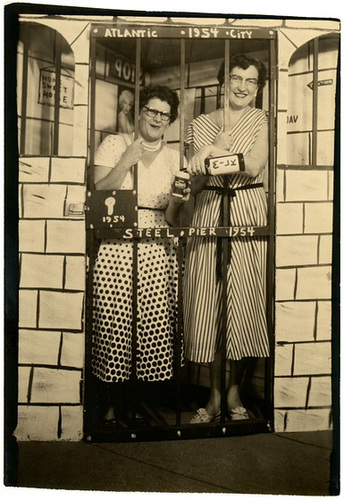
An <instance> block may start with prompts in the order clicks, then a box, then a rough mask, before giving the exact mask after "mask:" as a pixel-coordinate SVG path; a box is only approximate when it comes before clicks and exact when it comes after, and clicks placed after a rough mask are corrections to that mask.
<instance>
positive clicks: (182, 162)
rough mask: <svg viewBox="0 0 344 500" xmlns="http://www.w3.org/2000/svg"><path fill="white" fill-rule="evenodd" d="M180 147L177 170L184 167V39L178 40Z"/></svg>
mask: <svg viewBox="0 0 344 500" xmlns="http://www.w3.org/2000/svg"><path fill="white" fill-rule="evenodd" d="M179 133H180V148H179V170H182V169H183V167H184V147H183V145H184V135H185V40H184V39H182V40H180V127H179Z"/></svg>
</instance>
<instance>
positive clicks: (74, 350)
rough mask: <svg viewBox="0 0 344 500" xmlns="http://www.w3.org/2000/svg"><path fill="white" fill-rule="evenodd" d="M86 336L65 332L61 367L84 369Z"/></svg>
mask: <svg viewBox="0 0 344 500" xmlns="http://www.w3.org/2000/svg"><path fill="white" fill-rule="evenodd" d="M84 352H85V336H84V334H83V333H69V332H64V333H63V338H62V351H61V365H62V366H70V367H73V368H83V366H84Z"/></svg>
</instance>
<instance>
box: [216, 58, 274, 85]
mask: <svg viewBox="0 0 344 500" xmlns="http://www.w3.org/2000/svg"><path fill="white" fill-rule="evenodd" d="M249 66H254V67H255V68H257V71H258V85H259V91H260V92H261V91H262V89H263V87H264V85H265V83H266V80H267V70H266V67H265V65H264V64H263V63H262V62H261V61H258V60H257V59H254V58H253V57H251V56H248V55H246V54H236V55H235V56H233V57H231V59H230V62H229V71H232V69H233V68H236V67H239V68H242V69H247V68H248V67H249ZM217 79H218V81H219V84H220V85H223V83H224V81H225V63H224V61H223V62H222V63H221V66H220V69H219V72H218V74H217Z"/></svg>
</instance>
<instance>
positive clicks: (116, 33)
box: [91, 22, 275, 40]
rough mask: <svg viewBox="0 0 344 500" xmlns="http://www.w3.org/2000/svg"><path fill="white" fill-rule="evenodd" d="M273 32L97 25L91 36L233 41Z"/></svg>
mask: <svg viewBox="0 0 344 500" xmlns="http://www.w3.org/2000/svg"><path fill="white" fill-rule="evenodd" d="M274 34H275V31H274V30H273V29H271V28H252V27H250V26H249V27H241V28H231V27H230V26H199V27H198V26H166V25H165V26H154V23H153V22H152V23H151V24H150V25H149V26H147V25H145V26H144V25H142V24H141V25H139V24H136V25H131V24H130V25H129V24H128V25H123V24H121V25H119V24H116V23H112V24H97V25H95V24H94V25H92V28H91V36H93V37H99V38H148V39H153V40H154V39H156V38H186V39H193V40H197V39H201V40H205V39H208V40H209V39H212V40H216V39H219V38H230V39H233V40H236V39H244V40H252V39H254V38H266V39H271V38H273V37H274Z"/></svg>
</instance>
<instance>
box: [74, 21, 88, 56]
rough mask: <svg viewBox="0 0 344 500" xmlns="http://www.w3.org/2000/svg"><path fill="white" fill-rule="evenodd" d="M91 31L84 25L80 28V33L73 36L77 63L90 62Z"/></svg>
mask: <svg viewBox="0 0 344 500" xmlns="http://www.w3.org/2000/svg"><path fill="white" fill-rule="evenodd" d="M89 51H90V40H89V31H88V30H87V29H84V26H80V27H79V28H78V34H77V35H76V36H75V37H73V52H74V57H75V63H85V64H88V63H89V60H90V53H89Z"/></svg>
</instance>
